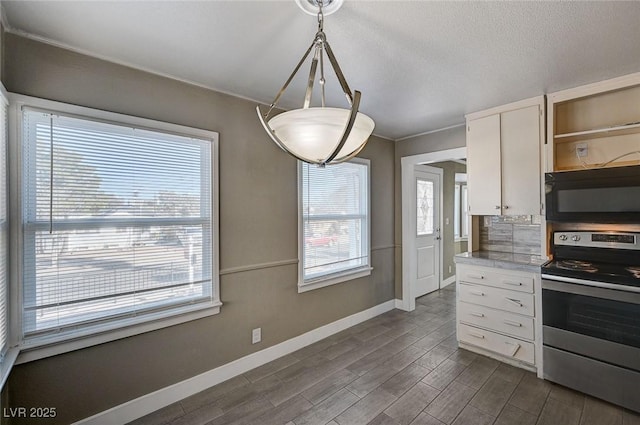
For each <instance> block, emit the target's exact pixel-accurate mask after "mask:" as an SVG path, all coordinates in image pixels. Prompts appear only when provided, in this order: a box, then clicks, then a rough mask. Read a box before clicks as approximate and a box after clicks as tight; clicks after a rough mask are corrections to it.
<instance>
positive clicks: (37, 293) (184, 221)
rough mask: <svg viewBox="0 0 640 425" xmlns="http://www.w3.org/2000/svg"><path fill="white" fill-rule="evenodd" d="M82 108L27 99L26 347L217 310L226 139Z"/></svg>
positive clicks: (24, 175)
mask: <svg viewBox="0 0 640 425" xmlns="http://www.w3.org/2000/svg"><path fill="white" fill-rule="evenodd" d="M42 102H44V101H42ZM59 105H60V104H57V103H56V106H59ZM72 108H74V107H70V106H69V107H68V108H67V109H72ZM75 109H78V108H75ZM80 109H81V113H82V114H83V115H88V114H95V115H92V118H86V117H83V116H79V115H76V114H71V113H66V112H59V111H56V112H53V111H49V110H45V109H38V108H32V107H27V106H22V189H21V216H22V283H21V288H20V289H21V299H22V306H21V320H22V326H21V327H22V332H23V339H24V345H27V346H29V345H35V346H37V345H42V344H46V343H50V342H57V341H61V340H65V339H68V338H76V337H78V336H82V335H92V334H94V333H96V332H104V331H105V330H115V329H121V328H123V327H129V326H134V325H139V324H141V323H147V324H148V323H150V322H155V323H158V326H157V327H161V326H163V325H162V321H163V320H165V322H164V323H165V324H164V326H167V325H169V324H175V323H178V322H179V321H185V320H190V319H193V318H195V317H202V316H203V315H208V314H213V313H216V312H217V311H218V310H217V309H218V307H219V305H220V303H219V301H218V300H219V297H218V284H217V275H218V273H217V243H216V240H217V235H216V234H214V232H216V233H217V227H216V225H217V217H216V212H217V190H216V187H217V186H216V185H217V181H216V180H217V179H215V178H214V176H215V175H216V173H215V169H214V167H215V164H216V160H217V159H216V156H217V151H216V148H217V135H216V134H215V133H211V132H205V131H202V130H195V129H188V128H185V127H180V126H174V125H169V124H164V123H157V122H153V121H148V120H141V119H137V118H133V117H124V116H121V115H116V114H107V113H101V112H99V111H93V110H89V109H86V108H80ZM104 116H106V119H105V118H103V117H104ZM98 117H99V118H98ZM107 120H108V121H107ZM205 312H206V314H205ZM177 316H179V317H181V320H179V321H178V322H176V321H173V322H167V321H166V320H167V319H168V318H172V317H177ZM145 329H149V328H148V327H147V328H145ZM136 333H137V332H136Z"/></svg>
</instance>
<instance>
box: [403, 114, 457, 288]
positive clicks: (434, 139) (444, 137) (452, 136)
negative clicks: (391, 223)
mask: <svg viewBox="0 0 640 425" xmlns="http://www.w3.org/2000/svg"><path fill="white" fill-rule="evenodd" d="M463 119H464V118H463V117H460V120H461V121H462V120H463ZM466 145H467V141H466V131H465V127H464V126H459V127H454V128H450V129H447V130H442V131H438V132H435V133H430V134H425V135H422V136H417V137H413V138H411V139H406V140H402V141H400V142H396V144H395V173H394V174H395V177H394V187H395V198H394V199H395V201H394V205H395V216H396V221H395V230H394V235H395V236H394V241H395V244H396V250H395V265H396V266H395V294H396V298H402V183H401V176H402V174H401V171H402V170H401V166H400V161H401V158H402V157H405V156H411V155H419V154H423V153H429V152H437V151H442V150H447V149H455V148H463V147H465V146H466Z"/></svg>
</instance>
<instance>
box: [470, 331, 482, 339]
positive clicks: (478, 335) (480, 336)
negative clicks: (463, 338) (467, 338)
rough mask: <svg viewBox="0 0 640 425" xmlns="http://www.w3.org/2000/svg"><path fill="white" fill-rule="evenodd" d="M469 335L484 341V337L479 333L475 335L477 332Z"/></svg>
mask: <svg viewBox="0 0 640 425" xmlns="http://www.w3.org/2000/svg"><path fill="white" fill-rule="evenodd" d="M469 335H471V336H473V337H475V338H480V339H484V335H482V334H479V333H475V332H469Z"/></svg>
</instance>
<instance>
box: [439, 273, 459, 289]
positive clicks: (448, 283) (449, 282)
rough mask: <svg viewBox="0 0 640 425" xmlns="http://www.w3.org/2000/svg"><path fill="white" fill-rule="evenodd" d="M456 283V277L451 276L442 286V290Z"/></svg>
mask: <svg viewBox="0 0 640 425" xmlns="http://www.w3.org/2000/svg"><path fill="white" fill-rule="evenodd" d="M455 281H456V275H453V276H449V277H448V278H447V279H445V280H443V281H442V284H441V285H440V289H442V288H444V287H445V286H449V285H451V284H452V283H454V282H455Z"/></svg>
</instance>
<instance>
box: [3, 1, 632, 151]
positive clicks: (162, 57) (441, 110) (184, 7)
mask: <svg viewBox="0 0 640 425" xmlns="http://www.w3.org/2000/svg"><path fill="white" fill-rule="evenodd" d="M2 7H3V9H4V19H5V25H6V27H7V29H8V30H9V31H11V32H14V33H18V34H22V35H28V36H31V37H34V38H37V39H40V40H45V41H48V42H50V43H53V44H56V45H61V46H64V47H68V48H71V49H74V50H77V51H80V52H83V53H86V54H90V55H93V56H97V57H101V58H105V59H108V60H111V61H114V62H118V63H123V64H127V65H130V66H133V67H136V68H140V69H144V70H148V71H151V72H155V73H158V74H162V75H167V76H171V77H173V78H177V79H180V80H184V81H188V82H191V83H195V84H198V85H201V86H205V87H209V88H212V89H214V90H218V91H222V92H226V93H231V94H234V95H237V96H241V97H244V98H248V99H252V100H255V101H259V102H263V103H267V104H268V103H271V101H272V100H273V97H274V96H275V94H276V93H277V91H278V90H279V89H280V87H281V86H282V84H283V83H284V81H285V79H286V78H287V77H288V76H289V74H290V73H291V71H292V70H293V68H294V66H295V64H296V63H297V62H298V60H299V59H300V58H301V57H302V54H303V53H304V51H305V50H306V48H307V47H308V46H309V44H310V43H311V41H312V38H313V36H314V34H315V31H316V25H317V22H316V18H315V17H313V16H310V15H307V14H305V13H303V12H302V11H301V10H300V9H299V8H298V6H297V5H296V4H295V2H294V0H280V1H268V0H261V1H239V0H235V1H148V0H147V1H107V2H103V1H80V2H78V1H53V2H51V1H29V0H20V1H8V0H2ZM639 22H640V2H638V1H631V2H615V1H603V2H583V1H576V2H565V1H562V2H555V1H531V2H487V1H478V2H453V1H452V2H436V1H359V0H346V1H345V3H344V5H343V6H342V8H341V9H340V10H339V11H338V12H336V13H335V14H333V15H331V16H327V17H326V18H325V32H326V34H327V38H328V41H329V42H330V44H331V47H332V48H333V51H334V52H335V54H336V56H337V58H338V62H339V63H340V66H341V68H342V71H343V72H344V74H345V76H346V78H347V81H348V82H349V85H350V86H351V88H352V89H357V90H360V91H361V92H362V94H363V95H362V103H361V108H360V110H361V111H362V112H364V113H366V114H368V115H370V116H371V117H372V118H373V119H374V120H375V122H376V130H375V131H374V133H375V134H377V135H379V136H382V137H386V138H389V139H393V140H397V139H402V138H406V137H408V136H412V135H416V134H420V133H424V132H429V131H433V130H436V129H441V128H445V127H449V126H453V125H456V124H460V123H463V122H464V114H466V113H469V112H474V111H478V110H482V109H486V108H489V107H493V106H497V105H501V104H504V103H508V102H512V101H516V100H520V99H524V98H527V97H532V96H537V95H540V94H544V93H548V92H553V91H556V90H560V89H564V88H569V87H574V86H577V85H581V84H585V83H590V82H595V81H599V80H603V79H607V78H612V77H616V76H620V75H624V74H629V73H633V72H638V71H640V25H639V24H638V23H639ZM306 69H308V67H307V66H305V69H304V70H303V72H301V73H300V78H298V79H297V80H296V81H294V84H293V85H292V86H291V87H290V88H289V89H288V90H287V92H286V93H285V97H284V98H283V100H282V101H281V102H280V106H282V107H284V108H298V107H300V106H301V104H302V101H303V96H304V84H305V81H304V79H305V78H306V75H304V74H306V73H307V71H306ZM327 89H328V91H329V93H328V101H329V103H330V104H331V106H334V105H335V106H340V107H346V106H347V105H346V101H345V99H344V96H343V95H342V94H341V92H340V90H339V86H338V85H337V83H336V82H335V78H334V79H331V78H327Z"/></svg>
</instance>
